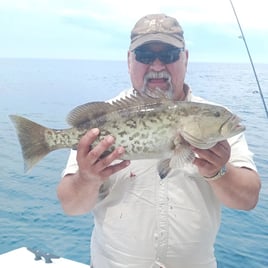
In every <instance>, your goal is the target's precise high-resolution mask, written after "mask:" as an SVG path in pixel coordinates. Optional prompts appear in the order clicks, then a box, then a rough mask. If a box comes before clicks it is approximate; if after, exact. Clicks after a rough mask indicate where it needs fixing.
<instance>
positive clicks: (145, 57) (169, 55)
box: [134, 48, 184, 64]
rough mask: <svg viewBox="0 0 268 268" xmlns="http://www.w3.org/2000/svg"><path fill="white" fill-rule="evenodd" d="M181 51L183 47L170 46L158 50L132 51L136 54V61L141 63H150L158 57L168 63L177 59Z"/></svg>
mask: <svg viewBox="0 0 268 268" xmlns="http://www.w3.org/2000/svg"><path fill="white" fill-rule="evenodd" d="M181 51H184V48H172V49H168V50H162V51H158V52H156V51H151V50H145V49H135V50H134V53H135V56H136V61H138V62H141V63H143V64H151V63H153V62H154V61H155V60H156V59H159V60H160V61H161V62H162V63H164V64H169V63H173V62H175V61H177V60H178V59H179V58H180V52H181Z"/></svg>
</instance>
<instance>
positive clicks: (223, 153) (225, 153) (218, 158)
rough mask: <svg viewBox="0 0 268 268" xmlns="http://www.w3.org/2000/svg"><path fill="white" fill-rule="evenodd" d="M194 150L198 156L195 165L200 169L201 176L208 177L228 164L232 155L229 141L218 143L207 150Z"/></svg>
mask: <svg viewBox="0 0 268 268" xmlns="http://www.w3.org/2000/svg"><path fill="white" fill-rule="evenodd" d="M192 150H193V151H194V152H195V153H196V154H197V157H196V158H195V160H194V161H193V164H195V165H196V166H197V167H198V169H199V172H200V174H202V175H203V176H208V177H209V176H211V175H213V174H215V173H216V172H218V171H219V170H220V169H221V167H222V166H224V165H225V164H226V163H227V162H228V160H229V158H230V154H231V147H230V145H229V143H228V142H227V141H221V142H218V143H217V144H216V145H215V146H213V147H212V148H210V149H207V150H203V149H198V148H192Z"/></svg>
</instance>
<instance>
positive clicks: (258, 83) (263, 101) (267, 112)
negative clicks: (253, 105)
mask: <svg viewBox="0 0 268 268" xmlns="http://www.w3.org/2000/svg"><path fill="white" fill-rule="evenodd" d="M230 3H231V6H232V9H233V12H234V14H235V17H236V20H237V24H238V26H239V29H240V32H241V36H242V39H243V41H244V44H245V46H246V49H247V53H248V57H249V60H250V63H251V66H252V69H253V72H254V76H255V79H256V81H257V85H258V88H259V92H260V95H261V99H262V103H263V106H264V109H265V112H266V116H267V117H268V110H267V106H266V103H265V100H264V97H263V94H262V89H261V86H260V82H259V79H258V76H257V73H256V70H255V67H254V64H253V60H252V58H251V55H250V52H249V48H248V45H247V42H246V38H245V36H244V33H243V30H242V27H241V25H240V22H239V19H238V16H237V14H236V11H235V8H234V5H233V2H232V0H230Z"/></svg>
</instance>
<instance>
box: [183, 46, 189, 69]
mask: <svg viewBox="0 0 268 268" xmlns="http://www.w3.org/2000/svg"><path fill="white" fill-rule="evenodd" d="M184 53H185V63H184V64H185V69H187V66H188V58H189V50H188V49H186V50H185V52H184Z"/></svg>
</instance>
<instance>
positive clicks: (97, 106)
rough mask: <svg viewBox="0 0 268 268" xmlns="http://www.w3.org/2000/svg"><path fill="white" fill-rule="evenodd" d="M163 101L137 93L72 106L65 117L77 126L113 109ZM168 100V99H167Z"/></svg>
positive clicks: (69, 122)
mask: <svg viewBox="0 0 268 268" xmlns="http://www.w3.org/2000/svg"><path fill="white" fill-rule="evenodd" d="M163 101H168V100H167V99H163V98H152V97H150V96H148V95H143V94H137V95H130V96H129V97H124V98H120V99H118V100H114V101H112V102H111V103H108V102H89V103H86V104H82V105H80V106H77V107H76V108H74V109H73V110H72V111H71V112H70V113H69V115H68V117H67V122H68V124H70V125H71V126H74V127H78V126H79V125H81V124H82V123H84V122H87V121H93V120H98V118H100V117H102V116H104V115H107V114H110V113H112V112H114V111H118V112H119V113H120V111H122V110H126V109H127V110H130V109H133V108H134V109H136V108H138V107H141V106H145V105H147V106H149V105H159V104H160V103H162V102H163ZM169 101H170V100H169Z"/></svg>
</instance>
